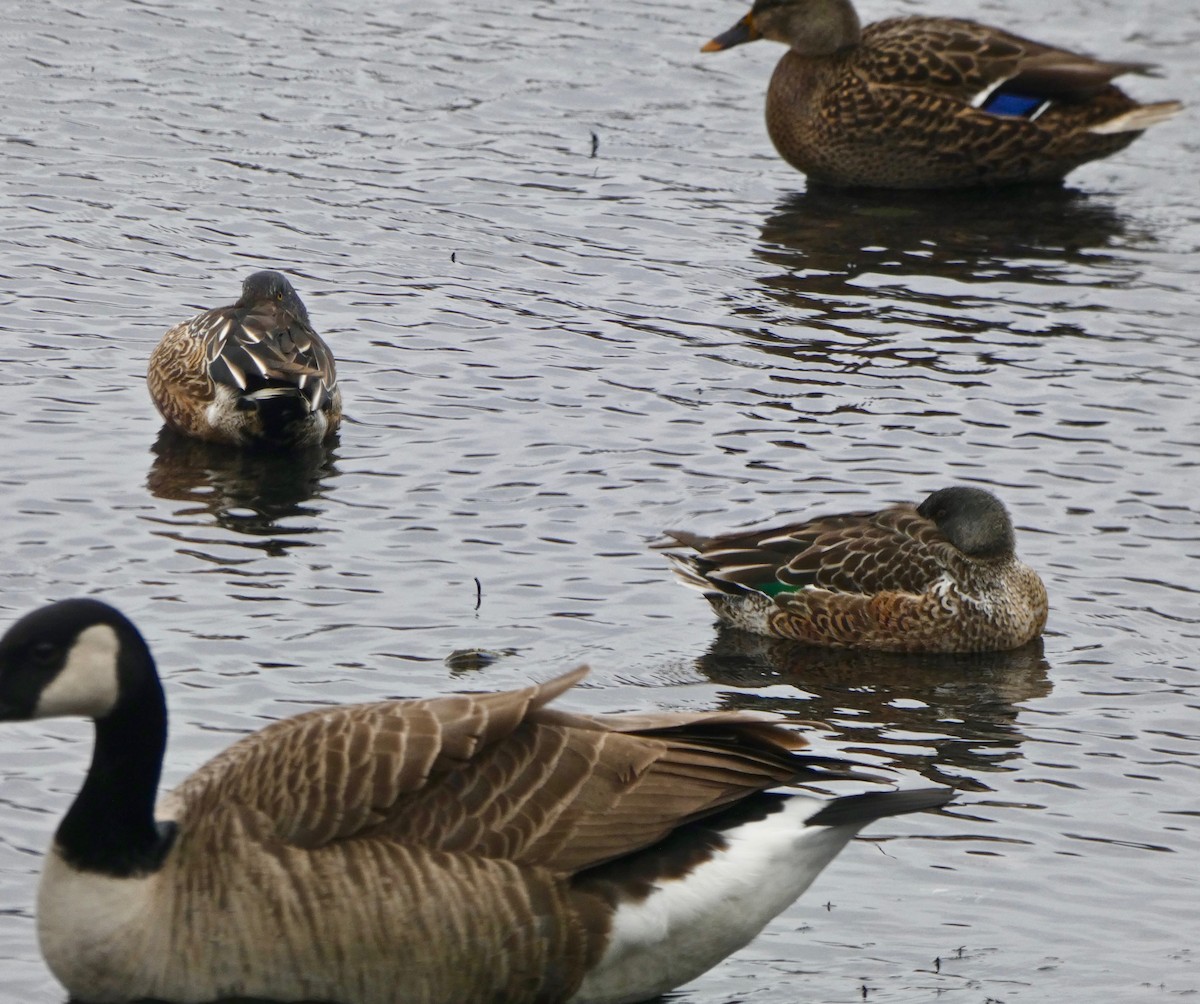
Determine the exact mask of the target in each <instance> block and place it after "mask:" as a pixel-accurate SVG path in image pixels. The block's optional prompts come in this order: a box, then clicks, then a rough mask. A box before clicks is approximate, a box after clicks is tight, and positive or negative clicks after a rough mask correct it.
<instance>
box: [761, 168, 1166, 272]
mask: <svg viewBox="0 0 1200 1004" xmlns="http://www.w3.org/2000/svg"><path fill="white" fill-rule="evenodd" d="M1130 229H1131V227H1130V223H1129V221H1127V220H1126V219H1125V218H1123V217H1122V216H1121V215H1120V214H1119V213H1117V212H1116V211H1115V210H1114V209H1113V208H1112V206H1110V205H1109V204H1108V203H1107V202H1105V201H1104V200H1103V199H1102V198H1097V197H1095V196H1090V195H1088V194H1086V193H1083V192H1078V191H1074V190H1071V189H1064V188H1058V187H1054V186H1045V187H1030V188H1027V189H1022V190H1020V191H1019V193H1008V194H1007V196H1006V197H1004V198H1001V197H1000V196H998V195H992V196H988V195H986V194H984V195H980V194H979V193H974V194H971V193H962V192H959V193H954V192H936V193H932V192H846V191H839V190H835V189H822V188H814V189H811V190H809V191H807V192H800V193H796V194H793V195H790V196H788V197H787V198H785V199H784V200H783V201H782V202H780V204H779V205H778V206H776V208H775V212H774V213H773V214H772V215H771V216H769V217H768V218H767V219H766V221H765V222H764V223H763V226H762V231H761V234H762V242H761V245H760V247H759V248H758V250H757V251H756V254H757V255H758V257H760V258H762V259H763V260H764V261H769V262H772V263H773V264H776V265H780V266H782V267H785V268H787V269H788V271H789V273H790V274H791V275H792V277H793V278H794V279H796V280H797V281H798V282H800V283H801V285H800V286H798V287H797V288H799V289H801V290H803V289H805V288H806V287H805V286H804V285H803V281H804V280H805V279H807V280H809V281H811V282H813V283H816V284H817V286H818V287H819V285H820V283H821V282H822V281H824V283H825V284H826V286H828V284H829V283H837V284H838V285H842V284H844V283H845V282H846V281H847V280H852V279H854V278H856V277H858V276H860V275H863V274H865V273H874V274H883V275H885V276H888V275H890V276H900V277H903V276H909V275H917V276H924V277H928V276H943V277H946V278H950V279H954V280H957V281H961V282H971V281H995V280H997V279H1009V280H1013V281H1016V282H1022V283H1040V284H1051V285H1054V284H1057V283H1059V282H1061V281H1062V279H1063V277H1064V276H1069V275H1070V274H1071V271H1072V269H1073V267H1074V266H1075V265H1077V264H1078V263H1081V262H1083V260H1084V259H1085V257H1086V263H1087V266H1088V268H1089V269H1093V270H1094V269H1096V268H1097V267H1102V266H1103V265H1104V264H1105V263H1111V262H1114V261H1116V260H1117V259H1116V258H1115V257H1114V256H1112V255H1108V254H1104V253H1103V249H1104V248H1106V247H1108V246H1112V245H1115V244H1118V243H1119V244H1121V245H1125V244H1128V243H1129V242H1130V241H1134V242H1135V243H1143V244H1145V243H1149V242H1152V241H1153V236H1152V234H1151V233H1150V232H1149V231H1144V232H1141V233H1136V234H1135V233H1131V232H1130ZM1118 239H1119V241H1118ZM1097 250H1100V252H1101V253H1100V254H1099V255H1097V253H1096V252H1097ZM807 288H808V291H810V292H819V291H820V289H819V288H813V287H807Z"/></svg>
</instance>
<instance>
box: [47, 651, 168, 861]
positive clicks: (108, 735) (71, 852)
mask: <svg viewBox="0 0 1200 1004" xmlns="http://www.w3.org/2000/svg"><path fill="white" fill-rule="evenodd" d="M139 641H140V639H139ZM139 647H140V649H141V651H140V652H135V653H134V654H133V655H132V656H131V660H130V662H126V657H125V653H124V651H123V653H122V665H121V666H120V667H119V670H118V673H119V676H120V678H121V685H122V692H121V698H120V701H119V702H118V704H117V706H116V707H115V708H114V709H113V710H112V711H111V712H110V713H109V714H108V715H106V716H105V717H104V718H100V719H97V720H96V745H95V748H94V750H93V752H92V763H91V766H90V767H89V768H88V773H87V778H86V780H85V781H84V783H83V787H82V788H81V789H80V791H79V794H78V795H77V796H76V797H75V802H74V803H73V804H72V805H71V808H70V809H69V810H68V811H67V814H66V816H65V817H64V819H63V821H62V823H61V824H60V825H59V828H58V833H57V835H56V839H57V843H58V848H59V851H60V853H61V854H62V855H63V857H64V859H65V860H66V861H67V862H68V863H69V864H71V865H72V866H74V867H75V868H79V869H81V870H84V871H91V872H99V873H102V874H106V875H112V876H116V877H126V876H130V875H137V874H144V873H147V872H152V871H154V870H156V869H157V868H158V867H159V866H160V865H161V864H162V862H163V859H164V858H165V857H166V854H167V851H168V850H170V848H171V843H172V841H173V839H174V824H164V825H161V826H160V825H157V824H156V823H155V821H154V802H155V798H156V796H157V793H158V782H159V777H160V775H161V773H162V760H163V752H164V751H165V750H166V745H167V706H166V701H165V699H164V698H163V691H162V685H161V684H160V683H159V679H158V674H157V673H156V672H155V671H154V663H153V661H152V660H151V657H150V653H149V650H148V649H146V647H145V645H144V643H143V644H141V645H140V646H139ZM143 660H144V661H143Z"/></svg>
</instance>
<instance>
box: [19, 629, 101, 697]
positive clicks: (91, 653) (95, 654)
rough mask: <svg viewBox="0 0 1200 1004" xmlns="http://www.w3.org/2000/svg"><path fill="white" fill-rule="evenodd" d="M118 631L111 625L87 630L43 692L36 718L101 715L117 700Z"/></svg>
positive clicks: (72, 647)
mask: <svg viewBox="0 0 1200 1004" xmlns="http://www.w3.org/2000/svg"><path fill="white" fill-rule="evenodd" d="M120 647H121V645H120V642H119V641H118V640H117V633H116V632H115V631H114V630H113V629H112V628H111V627H109V626H108V625H107V624H93V625H92V626H91V627H90V628H88V629H87V630H85V631H83V632H82V633H81V634H80V635H79V637H78V638H77V639H76V640H75V644H74V645H73V646H71V650H70V651H69V652H68V653H67V661H66V663H65V664H64V665H63V668H62V669H61V670H60V671H59V673H58V675H57V676H56V677H55V678H54V679H53V680H51V681H50V685H49V686H48V687H46V689H45V690H43V691H42V694H41V696H40V697H39V698H38V702H37V707H36V708H35V709H34V713H33V714H34V717H35V718H52V717H55V716H58V715H72V716H74V715H83V716H84V717H87V718H99V717H101V716H103V715H105V714H107V713H108V712H109V711H111V710H112V709H113V707H114V706H115V705H116V703H117V694H118V690H119V687H118V683H117V652H118V651H119V649H120Z"/></svg>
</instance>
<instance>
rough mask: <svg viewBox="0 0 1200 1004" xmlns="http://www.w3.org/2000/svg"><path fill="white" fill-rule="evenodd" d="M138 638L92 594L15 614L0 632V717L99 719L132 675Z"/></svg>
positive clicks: (139, 645)
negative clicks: (1, 633)
mask: <svg viewBox="0 0 1200 1004" xmlns="http://www.w3.org/2000/svg"><path fill="white" fill-rule="evenodd" d="M144 647H145V643H144V642H142V640H141V636H140V635H139V634H138V633H137V629H136V628H134V627H133V625H132V624H130V623H129V621H127V620H126V619H125V618H124V617H123V616H122V615H121V614H119V613H118V612H117V611H116V610H114V609H113V608H112V607H110V606H108V605H107V604H105V603H101V602H100V601H98V600H91V599H75V600H64V601H62V602H60V603H54V604H51V605H50V606H47V607H43V608H41V609H40V610H35V611H34V612H33V613H31V614H28V615H26V616H25V617H22V618H21V619H20V620H19V621H17V623H16V624H14V625H13V626H12V627H11V628H9V630H8V631H7V632H6V633H5V635H4V637H3V638H0V720H8V721H13V720H27V719H32V718H51V717H57V716H63V715H71V716H82V717H86V718H94V719H102V718H105V717H106V716H108V715H110V714H111V713H112V712H113V711H114V709H116V707H117V706H118V704H119V703H120V700H121V694H122V691H123V690H126V689H128V688H129V686H130V685H131V684H133V683H134V682H135V681H134V679H133V677H134V676H136V675H137V671H136V669H135V664H136V660H137V656H138V655H139V654H140V652H139V650H141V649H144Z"/></svg>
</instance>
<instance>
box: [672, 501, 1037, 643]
mask: <svg viewBox="0 0 1200 1004" xmlns="http://www.w3.org/2000/svg"><path fill="white" fill-rule="evenodd" d="M667 537H668V538H669V539H667V540H664V541H660V542H658V543H656V544H655V546H656V547H658V548H661V549H667V550H672V549H677V548H680V547H682V548H686V549H688V550H689V551H690V552H691V553H678V552H676V553H672V554H669V555H668V557H669V558H670V559H671V562H672V564H673V566H674V569H675V573H676V575H677V576H678V577H679V578H680V579H681V580H682V581H683V582H684V584H686V585H688V586H692V587H693V588H696V589H699V590H701V591H702V592H703V593H704V595H705V597H706V598H707V599H708V601H709V603H711V604H712V606H713V609H714V610H715V611H716V614H717V617H718V619H719V620H720V621H722V622H723V623H726V624H728V625H730V626H732V627H736V628H742V629H744V630H748V631H753V632H756V633H758V634H763V635H770V636H774V637H777V638H790V639H792V640H794V641H800V642H805V643H807V644H811V645H819V646H826V647H832V648H864V649H877V650H881V651H890V652H990V651H1005V650H1008V649H1013V648H1017V647H1019V646H1021V645H1024V644H1025V643H1026V642H1028V641H1031V640H1032V639H1034V638H1036V637H1037V636H1038V635H1039V634H1041V632H1042V629H1043V628H1044V627H1045V625H1046V613H1047V599H1046V587H1045V586H1044V585H1043V584H1042V580H1041V579H1040V578H1039V577H1038V574H1037V573H1036V572H1035V571H1034V570H1033V569H1032V568H1030V567H1029V566H1028V565H1026V564H1024V563H1022V562H1021V561H1020V560H1018V558H1017V556H1016V553H1015V537H1014V534H1013V526H1012V521H1011V519H1010V518H1009V515H1008V511H1007V510H1006V509H1005V508H1004V505H1003V504H1002V503H1001V502H1000V500H999V499H997V498H996V497H995V496H994V495H992V494H991V493H990V492H986V491H984V490H983V489H981V488H969V487H962V486H958V487H952V488H943V489H941V490H940V491H936V492H934V493H933V494H932V495H930V496H929V497H928V498H927V499H925V501H924V502H922V503H921V504H920V505H919V506H914V505H896V506H892V507H890V508H887V509H883V510H880V511H879V512H854V513H847V514H845V515H838V516H824V517H818V518H816V519H812V520H809V521H807V522H803V523H793V524H789V525H785V526H775V527H771V528H769V529H766V530H750V531H746V532H740V533H728V534H721V535H719V536H714V537H703V536H700V535H697V534H693V533H687V532H682V531H670V532H668V534H667Z"/></svg>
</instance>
